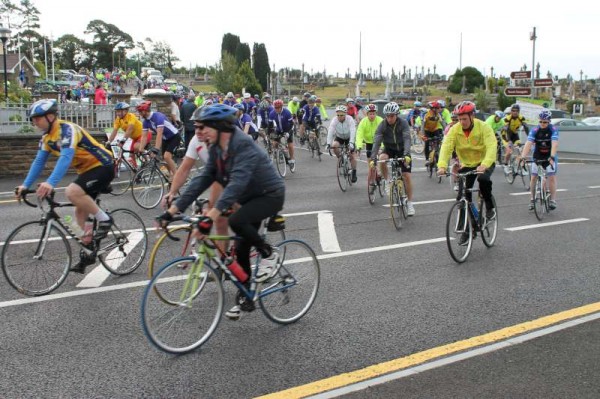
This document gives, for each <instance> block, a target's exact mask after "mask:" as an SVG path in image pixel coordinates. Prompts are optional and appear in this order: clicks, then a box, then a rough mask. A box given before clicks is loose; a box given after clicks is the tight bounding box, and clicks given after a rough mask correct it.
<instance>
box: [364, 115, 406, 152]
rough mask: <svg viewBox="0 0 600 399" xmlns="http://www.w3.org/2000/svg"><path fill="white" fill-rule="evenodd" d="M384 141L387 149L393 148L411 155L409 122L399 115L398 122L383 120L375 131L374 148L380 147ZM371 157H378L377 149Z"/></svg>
mask: <svg viewBox="0 0 600 399" xmlns="http://www.w3.org/2000/svg"><path fill="white" fill-rule="evenodd" d="M381 143H383V145H384V147H385V148H386V149H392V150H395V151H398V152H400V153H401V154H403V155H408V156H410V129H409V127H408V122H406V120H405V119H403V118H401V117H400V116H399V115H398V117H397V118H396V123H394V124H393V125H390V124H388V122H387V120H385V119H384V120H383V121H382V122H381V123H380V124H379V126H377V130H376V131H375V138H374V139H373V148H379V146H380V145H381ZM371 159H373V160H376V159H377V151H373V153H372V155H371Z"/></svg>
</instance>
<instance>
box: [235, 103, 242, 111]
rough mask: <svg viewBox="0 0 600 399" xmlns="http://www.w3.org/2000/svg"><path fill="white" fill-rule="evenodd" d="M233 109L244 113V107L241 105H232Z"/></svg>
mask: <svg viewBox="0 0 600 399" xmlns="http://www.w3.org/2000/svg"><path fill="white" fill-rule="evenodd" d="M233 108H235V109H237V110H240V111H244V106H243V105H242V104H239V103H238V104H234V105H233Z"/></svg>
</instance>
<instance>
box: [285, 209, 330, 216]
mask: <svg viewBox="0 0 600 399" xmlns="http://www.w3.org/2000/svg"><path fill="white" fill-rule="evenodd" d="M324 212H325V213H326V212H331V211H327V210H325V211H311V212H297V213H284V214H283V216H286V217H290V216H304V215H318V214H320V213H324Z"/></svg>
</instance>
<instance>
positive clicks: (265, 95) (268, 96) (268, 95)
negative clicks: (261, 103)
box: [263, 93, 271, 100]
mask: <svg viewBox="0 0 600 399" xmlns="http://www.w3.org/2000/svg"><path fill="white" fill-rule="evenodd" d="M265 98H269V99H270V98H271V95H270V94H269V93H265V94H263V100H264V99H265Z"/></svg>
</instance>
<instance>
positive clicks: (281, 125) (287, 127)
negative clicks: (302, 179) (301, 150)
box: [268, 100, 296, 168]
mask: <svg viewBox="0 0 600 399" xmlns="http://www.w3.org/2000/svg"><path fill="white" fill-rule="evenodd" d="M268 121H269V122H268V123H270V124H271V125H272V124H275V133H277V135H279V136H282V135H287V148H288V152H289V154H290V159H289V161H288V164H289V165H290V168H294V166H295V165H296V158H295V157H294V138H293V137H292V127H293V126H294V118H293V114H292V113H291V112H290V110H288V109H285V108H283V101H282V100H275V101H273V110H272V111H271V112H270V113H269V119H268Z"/></svg>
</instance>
